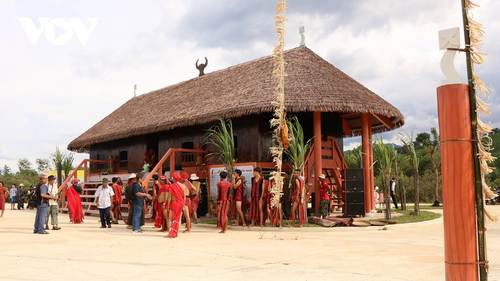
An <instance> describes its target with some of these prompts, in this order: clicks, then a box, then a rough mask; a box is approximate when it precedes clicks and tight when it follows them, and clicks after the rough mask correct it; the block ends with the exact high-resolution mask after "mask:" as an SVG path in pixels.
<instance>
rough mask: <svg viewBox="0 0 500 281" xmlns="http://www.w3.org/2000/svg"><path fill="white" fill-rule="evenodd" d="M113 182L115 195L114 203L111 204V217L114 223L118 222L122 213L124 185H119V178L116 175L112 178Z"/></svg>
mask: <svg viewBox="0 0 500 281" xmlns="http://www.w3.org/2000/svg"><path fill="white" fill-rule="evenodd" d="M111 182H112V183H113V185H112V188H113V192H114V193H115V195H114V196H113V204H112V205H111V206H112V207H111V218H112V220H113V221H112V222H111V223H113V224H118V216H119V214H120V208H121V206H122V187H121V186H119V185H118V178H116V177H114V178H112V179H111Z"/></svg>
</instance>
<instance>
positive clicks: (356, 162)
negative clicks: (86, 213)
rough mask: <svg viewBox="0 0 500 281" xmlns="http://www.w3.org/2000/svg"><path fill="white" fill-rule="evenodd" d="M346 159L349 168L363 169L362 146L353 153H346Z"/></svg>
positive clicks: (352, 151)
mask: <svg viewBox="0 0 500 281" xmlns="http://www.w3.org/2000/svg"><path fill="white" fill-rule="evenodd" d="M344 159H345V163H346V165H347V167H349V168H363V152H362V151H361V145H360V146H358V147H356V148H354V149H353V150H351V151H346V152H344Z"/></svg>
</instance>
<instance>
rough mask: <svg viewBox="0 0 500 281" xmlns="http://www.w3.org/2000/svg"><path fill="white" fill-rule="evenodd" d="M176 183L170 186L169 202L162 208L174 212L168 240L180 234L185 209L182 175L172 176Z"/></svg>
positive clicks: (175, 174)
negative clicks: (180, 182)
mask: <svg viewBox="0 0 500 281" xmlns="http://www.w3.org/2000/svg"><path fill="white" fill-rule="evenodd" d="M172 177H173V179H174V183H173V184H171V185H170V187H169V189H168V194H167V202H166V204H164V205H163V206H162V208H168V209H169V210H170V212H172V226H171V227H170V230H169V233H168V235H167V236H165V237H166V238H175V237H177V235H178V234H179V226H180V224H181V219H182V209H183V207H184V201H185V199H186V198H185V195H184V190H183V189H182V187H181V186H180V185H179V181H180V180H181V175H179V173H174V174H173V175H172Z"/></svg>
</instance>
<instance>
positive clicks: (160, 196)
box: [155, 177, 169, 231]
mask: <svg viewBox="0 0 500 281" xmlns="http://www.w3.org/2000/svg"><path fill="white" fill-rule="evenodd" d="M159 184H160V189H159V190H158V193H157V194H156V196H157V197H156V205H155V208H156V210H157V212H156V220H155V227H156V228H161V230H160V231H166V230H167V229H168V228H167V221H168V209H166V208H165V209H163V208H162V206H163V205H164V204H165V203H166V202H167V192H168V188H169V185H168V180H167V177H160V183H159ZM164 211H165V216H164V214H163V213H164Z"/></svg>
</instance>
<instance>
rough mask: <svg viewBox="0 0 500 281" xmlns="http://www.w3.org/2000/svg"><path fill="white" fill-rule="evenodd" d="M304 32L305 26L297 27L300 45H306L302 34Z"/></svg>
mask: <svg viewBox="0 0 500 281" xmlns="http://www.w3.org/2000/svg"><path fill="white" fill-rule="evenodd" d="M304 32H306V27H305V26H301V27H299V34H300V46H305V45H306V37H305V36H304Z"/></svg>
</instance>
